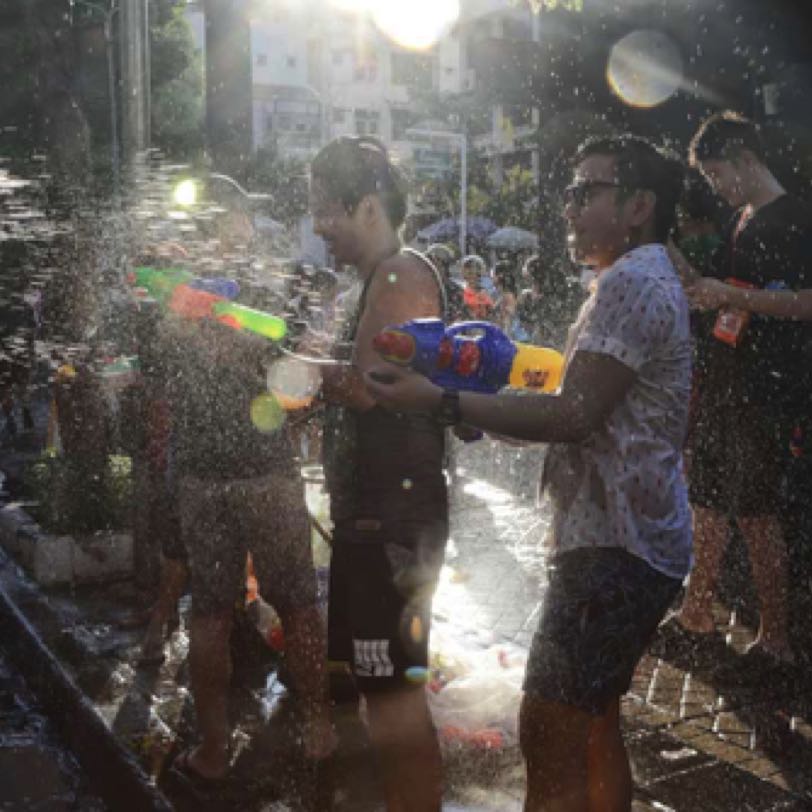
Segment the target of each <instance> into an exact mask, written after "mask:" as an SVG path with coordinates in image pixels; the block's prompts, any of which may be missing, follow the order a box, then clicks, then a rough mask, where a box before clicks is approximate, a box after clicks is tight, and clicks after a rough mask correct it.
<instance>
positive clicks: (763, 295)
mask: <svg viewBox="0 0 812 812" xmlns="http://www.w3.org/2000/svg"><path fill="white" fill-rule="evenodd" d="M687 294H688V298H689V299H690V300H691V304H692V305H694V306H695V307H699V308H704V309H711V310H715V309H717V308H720V307H730V308H736V309H740V310H748V311H749V312H751V313H760V314H761V315H763V316H772V317H773V318H776V319H797V320H799V321H809V320H812V289H806V290H799V291H793V290H753V289H750V288H740V287H736V286H735V285H728V284H726V283H725V282H722V281H720V280H718V279H712V278H709V277H702V278H700V279H698V280H696V282H695V283H694V284H693V285H691V286H690V287H689V288H688V290H687Z"/></svg>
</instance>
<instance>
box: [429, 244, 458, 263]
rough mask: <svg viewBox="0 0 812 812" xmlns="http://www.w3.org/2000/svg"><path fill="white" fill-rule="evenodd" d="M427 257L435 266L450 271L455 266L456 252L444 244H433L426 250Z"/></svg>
mask: <svg viewBox="0 0 812 812" xmlns="http://www.w3.org/2000/svg"><path fill="white" fill-rule="evenodd" d="M426 256H427V257H428V258H429V259H430V260H431V261H432V262H433V263H434V264H435V265H442V266H443V268H445V269H449V268H450V267H451V266H452V265H453V264H454V252H453V251H452V250H451V249H450V248H449V247H448V246H447V245H443V243H440V242H435V243H432V244H431V245H430V246H429V247H428V248H427V249H426Z"/></svg>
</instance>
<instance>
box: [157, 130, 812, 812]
mask: <svg viewBox="0 0 812 812" xmlns="http://www.w3.org/2000/svg"><path fill="white" fill-rule="evenodd" d="M687 163H688V164H690V168H689V169H686V167H685V166H684V164H683V161H681V160H680V159H679V158H677V156H675V155H672V154H669V153H666V152H665V151H664V150H662V149H660V148H658V147H655V146H654V145H652V144H651V143H650V142H648V141H646V140H644V139H642V138H638V137H635V136H631V135H623V136H616V137H601V138H599V139H593V140H590V141H588V142H586V143H585V144H583V145H582V146H581V147H580V148H579V149H578V151H577V152H576V154H575V155H574V157H573V159H572V182H571V184H570V185H569V186H567V187H566V189H565V190H564V198H563V201H564V217H565V220H566V224H567V228H568V241H569V250H570V254H571V257H572V260H573V262H574V267H578V266H583V267H589V268H590V269H591V270H592V271H593V273H594V282H593V283H592V284H591V285H590V289H589V291H588V293H583V294H582V295H583V297H584V298H585V301H584V302H583V305H582V306H581V307H580V311H579V312H578V314H577V318H575V321H574V323H573V324H572V326H571V327H570V329H569V332H568V334H567V336H566V343H565V345H564V346H563V349H564V354H565V359H566V369H565V376H564V379H563V383H562V386H561V388H560V390H559V391H558V392H556V393H554V394H541V393H535V392H532V393H531V392H519V391H514V390H503V391H501V392H499V393H498V394H495V395H487V394H480V393H475V392H468V391H457V390H453V389H442V388H440V387H438V386H436V385H435V384H434V383H432V382H431V381H430V380H429V379H428V378H425V377H422V376H420V375H418V374H416V373H414V372H412V371H411V370H409V369H407V368H403V367H400V366H394V365H392V364H387V363H386V362H384V361H382V359H381V358H380V356H379V355H378V354H377V353H376V351H375V350H374V348H373V339H374V337H375V336H376V335H377V334H378V333H379V332H380V331H381V330H382V329H383V328H384V327H386V326H388V325H392V324H398V323H402V322H405V321H408V320H410V319H414V318H421V317H439V318H442V319H444V320H445V321H447V322H452V321H460V320H469V319H471V320H489V321H493V322H495V323H497V324H498V325H499V326H501V327H502V329H503V330H504V331H505V332H506V333H507V334H508V335H509V336H510V337H512V338H514V339H516V340H520V341H529V342H532V343H538V344H551V345H553V346H555V345H557V344H558V345H559V346H561V345H562V344H564V342H563V334H562V333H561V332H560V331H559V332H557V331H553V330H551V327H550V319H549V318H545V315H544V314H545V313H549V310H547V309H545V308H546V307H547V306H548V303H549V302H550V301H551V300H552V301H553V302H554V303H555V305H556V307H559V308H560V307H561V301H560V300H561V298H562V297H563V296H564V294H562V287H561V284H560V282H556V286H555V287H554V289H553V288H551V285H550V281H549V279H548V278H547V275H546V271H547V269H545V268H544V267H543V265H542V262H541V260H540V258H539V257H538V256H533V257H530V258H529V259H527V260H526V261H525V262H524V263H523V265H522V267H521V271H518V270H517V269H516V267H515V266H514V265H511V264H510V263H509V262H508V263H506V262H504V261H502V262H497V263H496V265H495V267H494V269H493V272H492V273H489V272H488V269H487V266H486V264H485V262H484V261H483V259H482V258H480V257H478V256H475V255H470V256H466V257H462V258H460V260H459V274H460V276H461V279H462V284H459V283H458V282H457V281H456V274H455V262H456V258H455V256H454V255H453V253H452V251H451V250H450V249H449V248H448V247H447V246H439V245H436V246H430V247H429V248H428V249H427V250H426V252H425V253H420V252H418V251H415V250H413V249H410V248H407V247H404V246H403V245H402V244H401V241H400V239H399V236H398V232H399V229H400V227H401V225H402V223H403V221H404V218H405V215H406V200H407V197H406V188H405V184H404V180H403V178H402V176H401V174H400V172H399V171H398V169H397V167H396V166H395V164H394V163H393V162H392V160H391V159H390V157H389V154H388V152H387V150H386V148H385V146H384V145H383V144H382V143H381V142H380V141H379V140H377V139H375V138H372V137H342V138H339V139H337V140H335V141H333V142H331V143H330V144H328V145H327V146H326V147H324V148H323V149H322V151H321V152H320V153H319V154H318V155H317V157H316V158H315V159H314V161H313V163H312V167H311V177H312V182H311V183H312V185H311V209H312V214H313V218H314V228H315V231H316V233H317V234H319V235H320V236H321V237H322V239H323V240H324V241H325V243H326V246H327V248H328V251H329V254H330V255H331V257H332V258H333V260H334V262H335V264H336V265H335V267H336V268H339V267H343V266H351V267H352V268H354V269H355V271H356V273H357V275H358V278H359V280H360V286H359V291H358V295H357V297H349V298H348V300H347V301H346V302H344V303H343V304H342V307H341V309H342V310H343V311H344V318H343V319H342V320H339V322H336V320H335V319H334V318H333V317H332V314H331V317H330V318H329V319H326V320H322V321H321V322H320V323H319V324H318V325H314V326H315V328H316V329H312V330H307V331H305V332H304V334H303V337H302V338H301V340H300V341H299V343H298V346H297V348H296V349H297V355H298V356H299V357H304V358H309V359H311V360H312V361H314V363H313V368H314V369H315V370H317V373H318V376H319V379H320V387H319V393H318V397H317V400H318V402H319V405H318V408H315V407H314V408H313V414H315V415H317V416H318V418H317V419H319V420H320V421H322V423H321V427H322V434H323V442H322V461H323V465H324V472H325V477H326V483H327V490H328V492H329V496H330V509H331V519H332V526H333V529H332V557H331V562H330V574H329V580H330V583H329V598H328V611H327V626H326V628H324V626H323V623H322V618H321V615H320V614H319V610H318V607H317V601H316V590H315V575H314V569H313V563H312V559H311V557H310V548H309V543H310V542H309V538H310V533H309V529H308V521H307V513H306V509H305V505H304V497H303V485H302V483H301V480H300V478H299V474H298V471H297V469H296V465H295V453H294V449H293V446H292V444H291V440H290V435H289V432H288V430H287V428H285V427H277V426H275V427H274V429H275V430H272V431H269V430H268V427H267V426H266V427H263V426H260V425H257V423H256V422H252V421H251V420H249V419H248V417H247V416H248V415H249V413H251V408H252V399H253V398H254V397H255V395H256V393H257V391H258V390H260V389H262V388H263V385H264V383H263V382H264V374H265V373H264V364H266V363H267V362H268V358H269V356H268V353H269V349H268V344H267V343H265V342H263V341H254V340H252V339H251V338H250V337H248V336H245V335H243V334H238V333H233V332H230V331H229V330H228V329H226V328H224V327H222V325H219V324H217V323H215V322H206V321H203V322H192V323H185V322H182V321H180V320H175V319H172V318H169V317H167V318H159V319H157V320H154V323H153V328H154V329H152V330H151V331H150V332H149V335H150V339H149V342H151V343H150V346H149V348H146V347H145V352H146V353H147V354H148V355H149V357H150V358H151V359H152V360H151V361H150V362H149V363H146V364H144V369H145V372H144V378H145V398H144V402H145V403H146V404H148V405H149V407H150V409H151V412H150V415H149V416H147V417H146V418H145V419H146V423H147V425H148V427H149V430H148V431H147V432H146V438H145V440H144V443H145V446H146V447H149V448H150V449H151V450H150V452H149V455H148V456H149V459H150V460H151V463H150V464H151V468H150V470H149V472H148V476H147V478H146V481H147V483H148V484H147V485H146V486H145V487H148V488H151V489H152V491H153V492H154V493H158V492H160V493H161V494H162V497H161V498H160V499H158V500H156V501H153V502H152V505H153V507H152V508H151V510H152V514H153V517H154V519H155V521H156V525H155V533H156V534H160V535H161V538H162V539H163V540H164V558H165V569H164V575H165V578H164V581H163V586H162V588H161V592H160V596H161V597H160V598H159V601H158V603H157V604H156V612H155V614H154V615H153V622H152V625H151V626H150V631H149V633H148V635H147V639H146V641H145V643H144V652H143V653H144V658H145V660H146V661H149V660H150V659H153V658H155V657H160V656H161V650H162V645H163V637H164V634H165V630H166V627H167V624H168V623H170V621H171V617H172V615H173V612H174V604H175V602H176V600H177V597H178V595H179V594H180V592H181V591H182V589H183V588H184V586H185V583H186V581H187V580H188V583H189V588H190V591H191V595H192V608H191V621H190V628H191V649H190V667H191V668H190V672H191V687H192V694H193V696H194V700H195V709H196V716H197V724H198V730H199V734H200V743H199V744H198V745H196V746H194V747H192V748H191V749H189V750H187V751H184V752H183V753H181V754H180V755H179V756H178V757H177V758H176V759H175V761H174V765H173V768H172V769H173V770H174V771H175V772H176V773H177V774H179V775H180V776H182V777H183V778H184V780H186V781H191V782H193V783H194V784H195V785H196V786H207V785H212V784H216V783H217V782H220V781H222V780H224V779H226V778H227V776H228V766H229V736H230V729H229V724H228V714H227V702H226V698H227V691H228V683H229V675H230V661H229V651H228V638H229V630H230V628H231V625H232V615H233V606H234V602H235V599H236V598H237V597H238V596H239V595H240V594H241V590H242V589H243V585H244V581H245V568H246V559H247V556H248V554H249V553H250V556H251V559H252V561H253V565H254V567H255V569H256V573H257V578H258V581H259V584H260V591H261V594H262V595H263V596H264V597H265V598H266V599H267V600H268V601H269V602H270V603H272V604H273V605H274V606H275V607H276V608H277V610H278V612H279V614H280V616H281V619H282V623H283V626H284V629H285V637H286V658H287V660H288V665H289V668H290V672H291V675H292V680H293V683H294V687H295V690H296V691H297V693H298V695H299V696H300V698H301V700H302V703H301V704H302V715H301V724H302V730H303V735H302V742H303V748H304V751H305V754H306V755H307V756H308V757H309V758H312V759H317V760H318V759H322V758H325V757H327V756H328V755H329V754H330V753H331V752H332V751H333V749H334V748H335V747H336V746H337V744H336V740H335V735H334V732H333V730H332V727H331V724H330V708H329V697H328V686H327V679H326V675H325V662H326V661H327V659H328V658H329V659H330V660H332V661H341V662H345V663H348V665H349V669H350V671H351V673H352V675H353V678H354V681H355V684H356V686H357V689H358V692H359V693H360V695H361V696H362V697H363V699H364V700H365V705H366V719H367V726H368V731H369V737H370V741H371V743H372V746H373V749H374V751H375V753H376V755H377V756H378V764H379V766H380V774H381V778H382V785H383V788H384V795H385V801H386V808H387V809H389V810H393V811H394V810H415V812H429V811H430V810H440V808H441V800H442V786H443V782H442V774H443V770H442V759H441V752H440V748H439V745H438V741H437V736H436V733H435V730H434V727H433V724H432V719H431V714H430V711H429V707H428V704H427V701H426V693H425V680H424V679H421V678H420V675H427V674H428V665H429V648H428V646H429V637H430V628H431V602H432V595H433V592H434V590H435V587H436V585H437V580H438V576H439V571H440V567H441V565H442V563H443V559H444V554H445V546H446V542H447V538H448V526H449V504H448V492H447V485H446V476H445V472H444V460H445V459H446V444H447V440H448V434H449V430H451V431H454V432H458V433H460V434H465V433H466V432H467V431H469V430H470V429H471V428H476V429H480V430H483V431H485V432H487V433H489V434H491V435H493V436H494V437H496V438H506V439H508V438H509V439H511V440H512V441H514V442H520V443H545V444H549V447H548V450H547V454H546V458H545V464H544V470H543V473H542V486H543V488H544V490H545V493H546V494H547V497H548V498H549V500H550V505H551V509H552V523H551V538H550V539H548V542H549V543H550V544H551V547H550V549H551V551H552V552H551V554H550V558H549V569H550V580H549V587H548V590H547V592H546V594H545V596H544V601H543V609H542V612H541V615H540V619H539V622H538V629H537V631H536V634H535V637H534V639H533V643H532V647H531V650H530V653H529V657H528V665H527V671H526V677H525V683H524V698H523V701H522V704H521V708H520V709H519V722H520V725H519V726H520V743H521V749H522V753H523V755H524V758H525V763H526V768H527V795H526V801H525V809H526V810H528V811H529V812H533V811H535V810H587V809H592V810H598V809H612V810H622V809H630V807H631V792H632V786H631V775H630V769H629V763H628V757H627V754H626V750H625V746H624V743H623V737H622V733H621V725H620V700H621V697H622V696H623V694H624V693H625V692H626V691H627V690H628V687H629V685H630V682H631V679H632V675H633V673H634V670H635V668H636V666H637V664H638V662H639V660H640V658H641V657H642V656H643V654H644V653H645V651H646V650H647V649H648V647H649V646H650V644H651V643H652V640H653V639H655V638H658V639H659V640H660V642H662V641H665V644H666V645H667V644H668V643H669V641H672V640H673V639H674V638H679V637H680V636H682V637H684V636H686V635H688V636H691V637H692V639H694V638H698V637H701V636H703V635H713V634H714V633H715V620H714V614H713V606H714V598H715V594H716V587H717V582H718V579H719V571H720V567H721V562H722V556H723V553H724V551H725V546H726V544H727V541H728V536H729V534H730V526H731V522H735V524H736V525H737V526H738V528H739V529H740V531H741V533H742V535H743V537H744V539H745V542H746V545H747V549H748V552H749V556H750V563H751V567H752V573H753V579H754V582H755V585H756V589H757V592H758V597H759V620H760V625H759V628H758V632H757V635H756V639H755V643H754V644H753V647H752V652H751V654H752V656H758V657H762V658H767V659H768V660H769V661H770V662H772V663H776V664H786V663H790V662H792V660H793V659H794V657H796V656H797V655H798V653H799V652H793V649H792V640H791V638H790V635H789V632H788V629H789V623H788V622H789V601H788V593H789V583H788V576H787V571H788V556H787V548H786V543H785V538H784V525H783V514H784V510H783V505H784V500H785V499H786V498H787V495H788V493H790V494H796V495H797V491H798V490H799V489H803V488H805V487H808V481H804V479H803V478H802V477H800V476H797V473H796V474H795V475H793V473H792V472H793V471H794V472H797V470H798V469H797V467H796V468H793V467H792V465H791V463H792V462H793V461H797V459H798V458H799V457H800V456H802V455H803V454H804V453H808V448H806V447H805V444H807V443H808V441H807V440H806V438H807V437H808V434H809V406H808V392H809V391H810V381H809V375H810V370H812V365H810V364H809V351H810V343H809V331H808V329H807V324H806V322H807V321H808V320H809V319H810V318H811V317H812V304H810V302H812V286H811V285H810V283H809V282H808V280H807V278H806V274H808V273H810V271H809V270H808V269H810V268H812V213H810V210H809V208H808V207H807V206H806V205H805V204H804V203H802V202H801V201H799V200H796V199H794V198H792V197H791V196H789V195H787V194H786V192H785V190H784V189H783V187H782V186H781V185H780V183H779V182H778V180H777V179H776V178H775V176H774V175H773V174H772V172H771V171H770V168H769V166H768V164H767V161H766V158H765V153H764V149H763V147H762V145H761V142H760V140H759V135H758V130H757V127H756V126H755V125H754V124H752V123H751V122H749V121H747V120H744V119H742V118H740V117H738V116H734V115H732V114H720V115H717V116H714V117H713V118H711V119H710V120H708V121H706V122H705V123H704V124H703V125H702V127H701V128H700V130H699V131H698V133H697V134H696V136H695V138H694V139H693V141H692V143H691V146H690V152H689V156H688V161H687ZM726 216H727V217H729V222H727V223H726V222H725V218H726ZM233 247H234V246H232V248H233ZM238 247H239V246H238ZM322 282H324V284H325V286H326V287H329V289H330V297H329V298H330V301H331V303H332V301H333V295H334V293H335V275H334V274H330V272H328V274H327V275H324V278H323V279H322ZM576 289H577V285H576V286H575V287H572V286H567V288H566V290H567V293H566V297H570V298H569V299H568V301H567V302H566V306H568V307H569V306H572V304H573V302H575V301H576V297H575V294H573V293H572V291H573V290H576ZM152 315H153V316H154V314H152ZM150 318H152V316H150ZM336 325H337V328H336ZM331 332H332V335H331ZM330 339H332V341H333V342H334V343H335V346H336V347H338V348H340V351H335V352H334V351H332V350H331V348H330V347H329V346H328V344H329V343H330ZM731 424H733V426H734V428H730V429H729V428H728V427H729V426H730V425H731ZM143 504H144V505H145V506H147V505H149V504H150V502H149V500H145V501H144V502H143ZM145 509H146V508H145ZM541 542H542V540H541V539H540V540H539V543H541ZM686 582H687V589H686V591H685V594H684V597H683V599H682V602H681V607H680V608H679V610H678V611H677V612H674V613H673V614H672V615H671V616H670V617H669V618H666V616H667V613H668V611H669V609H672V608H674V606H675V604H676V603H677V601H678V599H679V596H680V594H681V591H682V589H683V585H684V584H685V583H686ZM416 675H417V677H416ZM339 746H340V745H339Z"/></svg>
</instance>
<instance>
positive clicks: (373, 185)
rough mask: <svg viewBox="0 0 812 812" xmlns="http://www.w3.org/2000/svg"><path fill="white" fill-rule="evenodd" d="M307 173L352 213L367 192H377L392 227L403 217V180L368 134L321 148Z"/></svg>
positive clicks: (404, 205) (380, 144)
mask: <svg viewBox="0 0 812 812" xmlns="http://www.w3.org/2000/svg"><path fill="white" fill-rule="evenodd" d="M310 174H311V177H312V178H313V179H314V180H317V181H318V182H319V184H321V185H322V186H323V187H324V190H325V191H326V193H327V195H328V196H329V197H330V198H331V199H334V200H338V201H340V202H341V204H342V205H343V206H344V208H346V209H347V211H348V212H350V213H352V212H353V211H355V208H356V207H357V206H358V204H359V203H360V202H361V200H362V199H363V198H364V197H366V196H367V195H378V197H379V198H380V199H381V203H382V204H383V207H384V210H385V211H386V214H387V216H388V217H389V222H390V223H391V224H392V227H393V228H394V229H396V230H397V229H398V228H400V227H401V225H403V221H404V220H405V219H406V183H405V181H404V179H403V175H402V174H401V173H400V171H399V170H398V168H397V167H396V166H395V165H394V164H393V163H392V161H391V160H390V158H389V153H388V152H387V151H386V147H385V146H384V145H383V143H381V142H380V141H379V140H378V139H377V138H372V137H370V136H368V135H351V136H341V137H340V138H336V139H335V140H334V141H331V142H330V143H329V144H327V146H325V147H323V148H322V149H321V150H320V151H319V153H318V155H316V157H315V158H314V159H313V163H312V164H311V165H310Z"/></svg>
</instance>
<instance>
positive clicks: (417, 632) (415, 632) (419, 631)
mask: <svg viewBox="0 0 812 812" xmlns="http://www.w3.org/2000/svg"><path fill="white" fill-rule="evenodd" d="M409 636H410V637H411V638H412V642H413V643H420V642H421V641H422V640H423V621H422V620H421V619H420V618H419V617H418V616H417V615H414V616H413V617H412V622H411V623H410V624H409Z"/></svg>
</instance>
